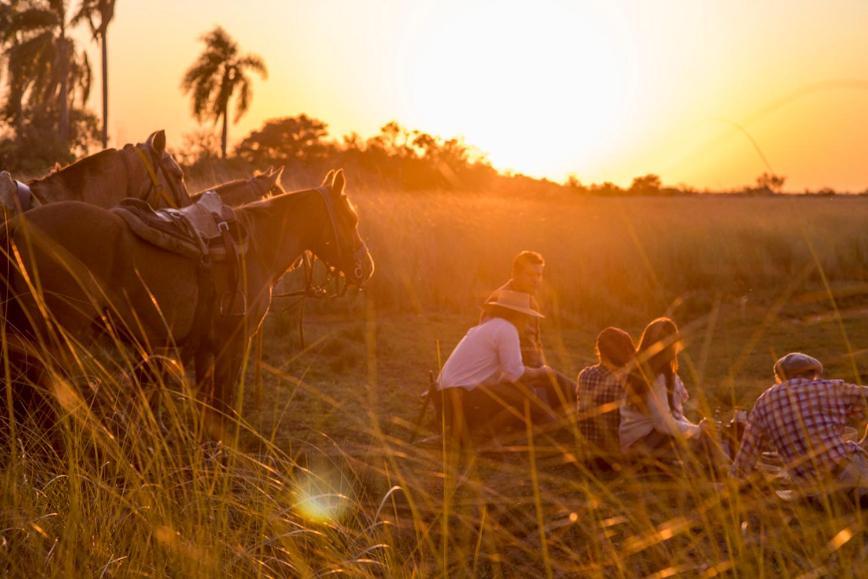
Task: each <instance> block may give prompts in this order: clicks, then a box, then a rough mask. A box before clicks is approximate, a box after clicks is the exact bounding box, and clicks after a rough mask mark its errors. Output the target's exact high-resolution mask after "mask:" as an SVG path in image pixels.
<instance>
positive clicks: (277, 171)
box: [274, 165, 286, 183]
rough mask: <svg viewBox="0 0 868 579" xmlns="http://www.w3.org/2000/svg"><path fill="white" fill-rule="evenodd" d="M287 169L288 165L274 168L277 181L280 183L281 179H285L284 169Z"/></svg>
mask: <svg viewBox="0 0 868 579" xmlns="http://www.w3.org/2000/svg"><path fill="white" fill-rule="evenodd" d="M284 169H286V165H281V166H280V167H278V168H277V169H275V170H274V175H275V177H277V178H276V179H275V181H276V182H277V183H280V180H281V179H283V170H284Z"/></svg>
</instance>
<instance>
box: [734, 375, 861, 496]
mask: <svg viewBox="0 0 868 579" xmlns="http://www.w3.org/2000/svg"><path fill="white" fill-rule="evenodd" d="M866 401H868V386H857V385H855V384H847V383H845V382H843V381H841V380H808V379H805V378H795V379H793V380H788V381H786V382H783V383H781V384H775V385H774V386H772V387H771V388H769V389H768V390H766V391H765V392H763V394H762V395H761V396H760V397H759V398H758V399H757V401H756V404H754V407H753V410H751V413H750V415H749V416H748V424H747V429H746V430H745V433H744V438H743V439H742V443H741V448H740V449H739V451H738V455H737V456H736V457H735V462H734V463H733V465H732V471H731V474H732V475H733V476H739V477H740V476H744V475H746V474H747V473H749V472H750V471H751V470H753V468H754V466H755V465H756V461H757V459H758V458H759V454H760V451H762V449H763V447H764V446H765V445H766V444H770V445H771V447H772V448H773V449H774V450H776V451H777V452H778V454H780V456H781V458H782V459H783V460H784V464H786V465H787V468H788V470H789V471H790V472H791V473H792V474H793V476H795V477H797V478H803V479H804V478H811V477H816V476H819V475H822V474H826V473H830V472H834V470H835V469H836V468H838V467H840V466H843V465H844V464H846V463H845V461H846V460H847V459H848V458H849V457H850V456H852V455H853V453H856V452H859V451H860V447H859V445H858V444H857V443H856V442H847V441H845V440H844V439H843V438H842V437H841V432H842V430H843V427H845V426H847V423H848V422H850V421H852V420H854V419H856V418H859V417H861V416H864V414H865V403H866Z"/></svg>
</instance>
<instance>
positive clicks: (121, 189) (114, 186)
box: [29, 149, 130, 207]
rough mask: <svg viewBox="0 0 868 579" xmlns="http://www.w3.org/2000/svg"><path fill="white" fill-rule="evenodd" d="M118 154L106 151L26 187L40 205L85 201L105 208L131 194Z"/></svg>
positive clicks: (125, 172) (114, 151)
mask: <svg viewBox="0 0 868 579" xmlns="http://www.w3.org/2000/svg"><path fill="white" fill-rule="evenodd" d="M123 164H124V159H123V157H122V156H121V152H120V151H118V150H116V149H108V150H106V151H103V152H101V153H97V154H96V155H91V156H90V157H85V158H84V159H82V160H80V161H78V162H76V163H73V164H72V165H69V166H67V167H64V168H63V169H60V170H57V171H54V172H53V173H51V174H49V175H47V176H46V177H43V178H41V179H35V180H34V181H31V182H30V183H29V186H30V189H31V190H32V191H33V194H34V195H35V196H36V198H37V199H38V200H39V201H40V202H42V203H53V202H55V201H84V202H86V203H90V204H94V205H101V206H104V207H108V206H111V205H114V201H115V198H117V200H120V199H121V198H123V197H124V196H128V195H129V194H130V192H129V191H127V188H128V186H129V183H130V179H129V175H128V172H127V171H126V170H124V168H123Z"/></svg>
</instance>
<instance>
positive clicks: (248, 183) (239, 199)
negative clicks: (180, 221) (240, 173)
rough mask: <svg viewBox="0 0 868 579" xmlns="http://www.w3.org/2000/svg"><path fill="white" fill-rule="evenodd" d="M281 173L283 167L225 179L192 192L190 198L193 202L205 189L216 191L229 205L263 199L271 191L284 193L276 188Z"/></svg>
mask: <svg viewBox="0 0 868 579" xmlns="http://www.w3.org/2000/svg"><path fill="white" fill-rule="evenodd" d="M282 175H283V168H281V169H279V170H268V171H266V172H265V173H257V174H256V175H254V176H253V177H250V178H248V179H236V180H234V181H227V182H226V183H222V184H220V185H216V186H214V187H211V188H210V189H206V190H205V191H199V192H198V193H193V195H191V196H190V199H191V201H192V202H193V203H195V202H196V200H197V199H198V198H199V197H201V196H202V194H203V193H205V192H206V191H216V192H217V193H218V194H219V195H220V198H221V199H222V200H223V202H224V203H226V204H227V205H229V206H231V207H238V206H239V205H244V204H245V203H252V202H253V201H259V200H260V199H265V198H267V197H268V196H269V195H271V194H272V193H274V192H276V193H285V191H283V189H282V188H278V184H279V183H280V178H281V176H282Z"/></svg>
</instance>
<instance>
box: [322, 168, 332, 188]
mask: <svg viewBox="0 0 868 579" xmlns="http://www.w3.org/2000/svg"><path fill="white" fill-rule="evenodd" d="M334 179H335V172H334V169H333V170H331V171H329V172H328V173H326V176H325V179H323V180H322V185H320V187H328V188H329V189H331V187H332V181H334Z"/></svg>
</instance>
